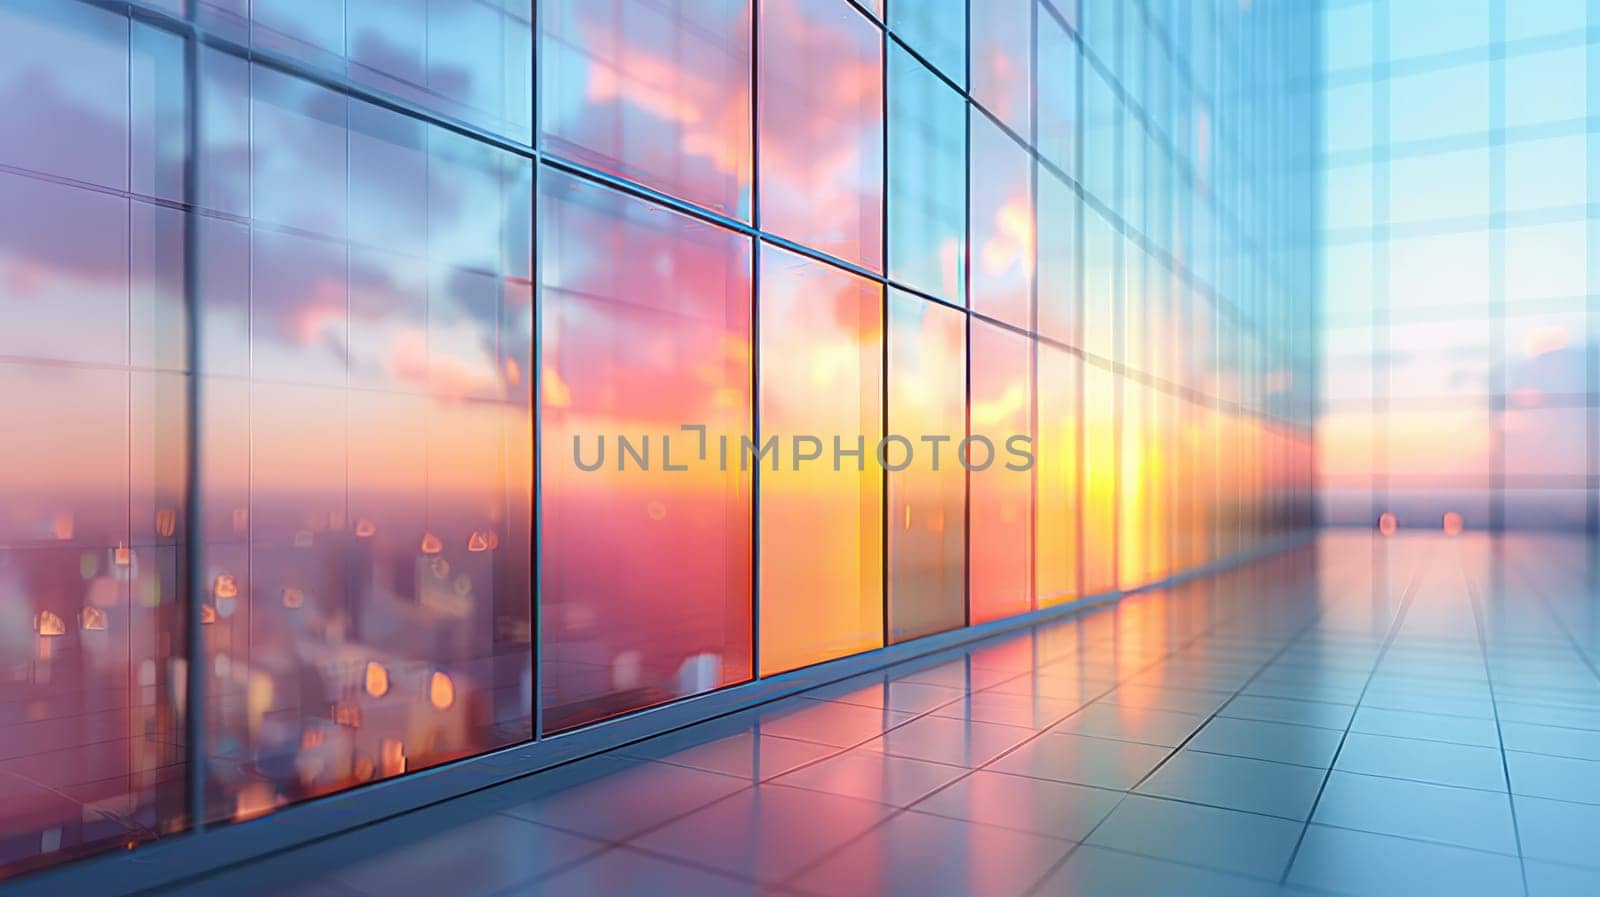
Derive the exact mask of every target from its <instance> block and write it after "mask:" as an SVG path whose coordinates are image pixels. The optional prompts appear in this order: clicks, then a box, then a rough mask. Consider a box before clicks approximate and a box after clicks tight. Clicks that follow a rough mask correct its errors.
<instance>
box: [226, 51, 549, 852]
mask: <svg viewBox="0 0 1600 897" xmlns="http://www.w3.org/2000/svg"><path fill="white" fill-rule="evenodd" d="M248 85H249V88H248V89H249V103H250V108H251V115H252V117H253V118H254V119H255V121H256V123H257V124H256V127H255V128H253V129H251V130H249V131H239V132H232V134H231V136H232V137H233V138H235V139H237V140H239V141H242V142H241V143H238V144H230V143H228V142H227V140H226V138H225V136H224V135H223V134H219V135H218V137H217V139H216V141H215V145H213V146H210V147H208V152H211V153H214V154H217V155H223V154H227V155H242V156H243V157H244V158H248V159H249V160H250V166H249V183H250V184H251V185H252V195H253V197H254V199H253V202H252V206H253V208H254V209H255V210H256V212H257V217H256V218H254V219H253V220H252V221H251V223H250V224H249V225H248V228H247V229H244V228H241V229H240V231H239V232H237V233H234V232H230V231H217V232H215V233H207V232H204V231H202V233H201V236H200V238H199V240H198V242H197V245H198V246H199V248H200V251H201V252H202V253H203V254H204V256H203V267H204V268H205V269H206V270H207V280H206V282H205V283H204V284H202V295H201V300H202V303H203V305H202V307H203V310H204V314H205V319H204V320H203V321H202V322H201V324H202V328H203V330H204V331H206V332H207V334H208V335H207V337H206V339H207V342H208V346H211V345H214V346H216V347H218V348H219V350H220V349H221V348H222V347H224V346H229V345H233V346H238V347H240V348H238V349H230V350H226V351H217V352H215V353H213V352H211V351H208V352H207V353H206V354H205V355H204V356H202V363H203V365H204V367H203V370H202V373H203V375H204V376H205V377H206V382H205V383H204V385H203V386H202V387H201V394H202V397H203V401H204V406H203V408H202V412H203V426H204V427H205V430H204V432H203V434H202V438H201V446H202V451H203V453H204V455H203V458H202V462H203V474H202V485H203V488H204V490H205V495H204V498H203V500H204V502H205V507H206V509H207V517H206V520H207V527H206V543H205V558H204V566H205V571H206V576H205V580H204V582H205V590H204V593H203V595H202V598H203V601H204V604H203V607H202V610H201V618H202V622H203V623H204V624H205V629H204V632H203V634H202V636H203V644H204V647H205V652H206V653H205V656H204V658H203V659H202V660H201V662H203V663H204V664H205V666H206V674H207V676H208V677H209V689H208V695H207V696H208V705H207V717H206V723H207V729H208V749H209V751H210V754H211V758H210V762H209V763H208V770H209V780H208V782H207V808H208V814H209V815H210V816H211V817H212V818H214V819H235V820H237V819H246V818H250V817H253V816H257V815H260V814H262V813H266V812H269V811H271V810H272V809H274V808H275V807H278V806H282V805H284V804H286V803H291V802H294V801H297V800H301V799H304V798H308V797H313V796H316V795H320V794H326V793H330V792H332V791H336V790H339V789H342V788H346V787H349V786H350V785H353V784H357V783H360V782H364V781H370V780H372V779H375V778H382V777H386V776H392V775H398V774H401V773H403V772H406V771H409V770H413V769H420V768H423V767H426V766H430V765H434V764H437V763H440V762H443V761H446V760H449V759H453V758H456V757H461V756H465V755H467V754H472V753H477V752H480V751H482V750H485V749H487V748H491V747H496V746H499V745H503V744H507V743H511V742H514V741H517V740H520V739H524V738H527V737H529V736H530V735H531V728H530V721H529V712H528V708H529V698H530V695H529V693H528V682H529V680H530V669H529V667H528V650H529V635H530V633H531V628H532V627H531V619H530V612H531V608H530V600H529V593H530V587H531V582H530V575H531V567H530V558H529V545H530V542H529V539H530V535H531V521H530V518H529V511H528V508H529V501H530V497H531V495H532V483H531V478H530V473H531V471H530V470H529V468H528V465H527V464H526V462H525V460H522V459H526V458H527V457H528V453H529V451H530V450H531V446H530V444H529V433H530V427H531V413H530V407H529V401H530V398H531V393H530V390H529V386H528V383H527V380H528V376H529V371H530V367H529V365H530V348H529V346H530V344H529V340H530V337H531V333H532V310H533V309H532V284H531V281H530V279H529V272H530V257H531V247H530V245H529V243H528V237H529V229H528V226H527V224H526V220H527V215H528V213H529V205H528V202H529V200H528V193H529V191H530V189H531V184H532V169H531V165H530V164H529V163H528V162H527V161H526V160H524V159H519V158H515V157H511V156H509V155H507V154H505V153H503V152H501V151H498V150H494V149H490V148H489V147H487V146H484V145H482V144H479V143H477V142H476V141H471V140H468V139H467V138H464V137H461V136H459V135H454V134H450V133H447V132H444V131H442V130H437V129H431V128H427V127H426V126H421V125H418V124H416V123H415V122H413V121H412V120H409V119H405V118H402V117H401V116H399V115H398V114H397V113H390V112H385V111H380V110H375V109H372V108H369V107H366V106H364V105H362V104H360V103H359V102H357V101H354V100H350V99H345V98H341V97H339V96H337V95H334V94H330V93H328V92H326V91H325V90H323V89H322V88H320V87H316V86H313V85H311V84H309V83H307V82H301V81H296V80H294V79H291V78H290V77H289V76H287V75H281V74H273V73H269V72H265V71H260V70H252V71H251V72H250V77H249V80H248ZM264 120H270V121H273V122H275V126H274V127H273V128H270V129H269V128H263V127H261V125H260V123H261V122H262V121H264ZM358 202H359V203H360V205H359V206H357V205H356V203H358ZM379 210H384V211H387V212H388V213H389V214H387V215H386V216H384V217H383V218H381V219H380V218H377V217H375V216H374V212H377V211H379ZM291 228H292V229H291ZM245 260H248V264H241V262H244V261H245ZM240 291H242V292H243V294H244V296H245V297H246V298H247V300H248V305H247V307H248V309H249V312H248V318H240V317H239V310H238V309H237V307H236V306H235V305H234V301H235V299H234V296H235V295H236V294H237V292H240ZM246 322H247V323H246ZM240 357H242V358H244V359H248V360H249V367H248V379H239V376H238V373H236V372H237V371H239V368H238V362H237V359H238V358H240ZM313 431H314V432H316V433H318V437H317V438H316V439H309V438H307V436H306V434H307V433H308V432H313Z"/></svg>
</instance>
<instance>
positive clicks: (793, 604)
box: [752, 246, 883, 675]
mask: <svg viewBox="0 0 1600 897" xmlns="http://www.w3.org/2000/svg"><path fill="white" fill-rule="evenodd" d="M758 301H759V302H760V304H761V306H760V307H761V311H760V315H761V336H760V338H761V352H760V358H761V362H760V364H761V399H760V401H761V429H762V432H761V433H759V434H758V439H759V441H760V442H761V443H763V444H764V443H765V442H766V440H768V439H770V438H774V437H776V439H777V444H776V449H775V450H774V451H773V453H772V454H771V455H769V456H767V457H769V458H770V459H771V460H762V461H760V462H759V463H760V464H761V473H760V475H759V476H760V484H761V542H760V557H761V571H760V574H759V575H760V577H761V587H760V595H761V615H760V616H761V627H760V632H759V633H758V637H759V638H760V639H761V670H760V672H761V674H762V675H769V674H772V673H779V672H783V671H785V670H791V669H794V668H796V667H802V666H806V665H808V664H812V663H816V662H818V661H821V660H828V659H830V658H834V657H841V656H844V655H846V654H854V653H856V652H858V651H864V650H866V649H868V648H875V647H878V646H879V645H882V644H883V491H882V490H883V484H882V483H883V481H882V470H881V469H880V468H879V467H878V465H877V464H875V463H872V458H871V455H872V454H873V452H874V451H875V448H876V446H877V443H878V440H879V439H880V438H881V437H882V436H883V373H882V371H883V343H882V341H883V290H882V288H881V287H880V286H878V285H877V284H875V283H873V282H871V281H869V280H866V279H864V278H861V277H857V276H856V275H854V274H850V273H848V272H846V271H844V270H842V269H839V268H834V267H832V266H829V265H825V264H822V263H821V262H815V261H811V260H809V259H806V258H804V257H802V256H799V255H795V254H793V253H791V252H788V251H786V250H782V249H778V248H776V247H772V246H764V247H762V250H761V295H760V297H759V300H758ZM804 436H810V437H814V438H815V440H816V442H815V443H807V444H806V445H804V446H800V448H801V449H803V451H804V452H806V453H809V452H810V451H812V450H813V449H814V450H815V451H816V452H817V453H818V456H817V458H816V460H811V461H804V460H801V459H800V458H799V455H800V454H801V453H802V452H801V451H795V450H794V449H795V447H796V443H795V437H804ZM858 448H859V449H860V450H861V452H862V454H859V455H854V456H851V455H843V454H840V455H837V456H836V454H835V453H836V451H839V450H841V449H842V450H843V451H846V452H851V451H856V450H857V449H858ZM836 459H837V460H838V462H839V463H838V464H835V463H834V461H835V460H836ZM752 463H756V459H754V458H753V457H752Z"/></svg>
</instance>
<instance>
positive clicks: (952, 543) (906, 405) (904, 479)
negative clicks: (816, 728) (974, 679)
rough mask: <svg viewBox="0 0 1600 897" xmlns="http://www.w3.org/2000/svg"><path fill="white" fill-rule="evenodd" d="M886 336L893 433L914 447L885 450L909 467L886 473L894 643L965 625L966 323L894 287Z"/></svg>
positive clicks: (953, 311) (892, 462) (961, 317)
mask: <svg viewBox="0 0 1600 897" xmlns="http://www.w3.org/2000/svg"><path fill="white" fill-rule="evenodd" d="M888 338H889V433H892V434H898V435H900V436H902V437H904V438H905V439H906V440H907V441H908V442H909V443H910V445H909V448H907V447H904V446H894V447H886V449H885V458H886V461H887V463H888V464H889V465H892V466H898V465H901V464H904V465H906V466H905V467H904V469H901V470H892V471H891V472H890V473H888V474H887V476H888V478H889V510H888V513H889V517H888V521H889V639H890V640H891V641H896V642H898V641H904V640H906V639H911V638H916V637H918V636H922V635H928V634H930V633H934V632H942V631H943V630H946V629H953V628H956V627H958V626H961V625H962V624H963V623H964V622H965V621H966V532H967V526H966V515H967V474H966V471H965V469H964V468H963V467H962V466H961V464H960V462H959V459H958V458H957V457H956V454H955V453H956V450H957V448H958V447H959V445H960V443H961V441H962V439H964V438H965V437H966V435H967V420H966V392H967V365H966V355H967V329H966V317H965V316H964V315H962V314H961V312H959V311H957V310H956V309H953V308H948V307H945V306H942V305H939V304H938V303H935V302H929V301H927V300H926V299H922V298H920V297H917V296H913V295H911V294H910V293H905V292H901V291H899V290H893V291H891V292H890V294H889V337H888ZM935 450H937V452H938V454H937V456H936V455H935V453H934V452H935ZM902 451H904V452H906V455H905V456H902V455H901V454H900V453H901V452H902ZM891 452H892V454H891ZM936 464H937V466H935V465H936Z"/></svg>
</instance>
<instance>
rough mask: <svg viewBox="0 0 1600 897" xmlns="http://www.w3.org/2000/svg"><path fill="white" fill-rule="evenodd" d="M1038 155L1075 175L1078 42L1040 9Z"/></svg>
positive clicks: (1071, 175)
mask: <svg viewBox="0 0 1600 897" xmlns="http://www.w3.org/2000/svg"><path fill="white" fill-rule="evenodd" d="M1037 140H1038V148H1039V155H1041V156H1043V157H1044V158H1046V159H1048V160H1050V161H1051V162H1053V163H1055V165H1056V167H1057V168H1060V169H1061V170H1062V171H1064V172H1066V173H1067V175H1068V176H1069V177H1077V176H1078V44H1077V43H1076V42H1075V41H1074V40H1073V39H1072V38H1071V37H1069V36H1068V35H1067V30H1066V29H1065V28H1063V27H1062V26H1061V23H1060V22H1058V21H1056V19H1055V17H1054V16H1052V15H1050V14H1049V13H1048V12H1046V11H1045V10H1044V8H1043V7H1040V9H1039V135H1038V138H1037Z"/></svg>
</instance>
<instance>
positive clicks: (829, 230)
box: [758, 0, 884, 270]
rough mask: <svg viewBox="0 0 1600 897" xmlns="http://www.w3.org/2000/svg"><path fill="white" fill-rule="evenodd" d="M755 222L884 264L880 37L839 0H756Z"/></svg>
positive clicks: (852, 258)
mask: <svg viewBox="0 0 1600 897" xmlns="http://www.w3.org/2000/svg"><path fill="white" fill-rule="evenodd" d="M760 21H761V85H760V91H761V93H760V96H761V103H760V109H759V112H758V114H759V116H760V128H761V131H760V139H761V171H760V172H759V177H760V178H761V197H760V203H761V226H762V227H763V228H765V229H767V230H770V231H772V232H773V233H775V234H778V235H780V236H783V237H786V238H788V239H791V240H794V241H796V242H799V243H804V244H806V245H807V246H810V247H812V248H814V249H820V250H822V251H823V252H827V253H830V254H832V255H835V256H838V257H839V258H841V259H844V260H845V261H849V262H854V263H856V264H859V265H861V266H863V267H866V268H871V269H873V270H882V268H883V154H884V149H883V40H882V34H881V32H880V31H879V30H878V28H877V27H876V26H874V25H873V24H872V22H871V21H869V20H868V19H867V18H866V17H865V16H863V15H862V14H861V13H860V12H859V11H857V10H856V9H855V8H854V7H852V6H851V5H850V4H849V3H847V2H845V0H761V16H760Z"/></svg>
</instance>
